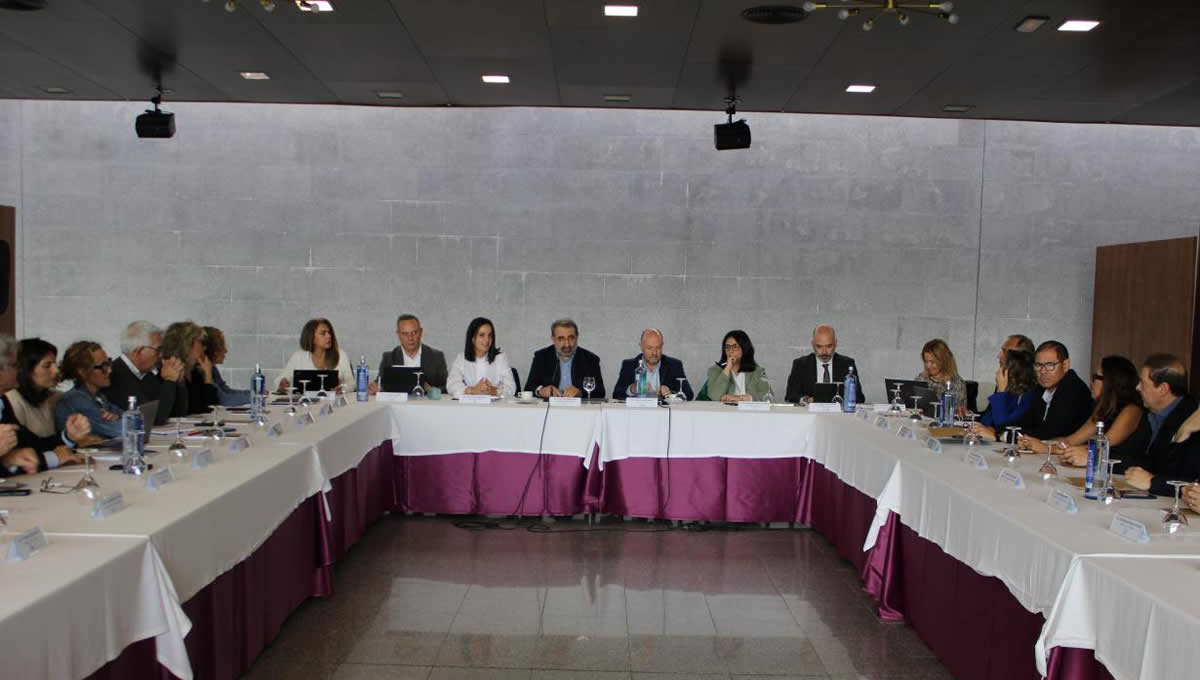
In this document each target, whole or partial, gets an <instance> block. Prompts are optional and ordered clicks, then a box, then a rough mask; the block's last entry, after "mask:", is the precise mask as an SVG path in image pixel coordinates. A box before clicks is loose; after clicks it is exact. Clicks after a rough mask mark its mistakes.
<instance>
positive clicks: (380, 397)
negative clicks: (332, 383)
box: [338, 392, 408, 406]
mask: <svg viewBox="0 0 1200 680" xmlns="http://www.w3.org/2000/svg"><path fill="white" fill-rule="evenodd" d="M338 399H339V400H341V402H342V405H343V406H345V405H346V398H345V397H338ZM375 401H379V402H383V403H388V402H392V403H396V402H401V401H408V392H380V393H379V394H376V395H375Z"/></svg>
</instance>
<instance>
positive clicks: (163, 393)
mask: <svg viewBox="0 0 1200 680" xmlns="http://www.w3.org/2000/svg"><path fill="white" fill-rule="evenodd" d="M162 336H163V333H162V329H161V328H159V327H158V326H155V325H154V324H152V323H150V322H149V321H134V322H133V323H131V324H129V325H128V326H127V327H126V328H125V331H124V332H123V333H121V356H120V358H118V359H117V360H116V361H114V362H113V365H112V376H111V377H110V384H109V386H108V389H106V390H104V395H105V396H106V397H107V398H108V400H109V401H111V402H112V403H113V404H116V405H117V406H119V407H120V408H122V409H124V408H126V407H127V406H128V404H129V397H130V396H131V395H132V396H135V397H137V401H138V405H139V406H141V405H142V404H147V403H150V402H152V401H157V402H158V415H157V416H155V418H154V424H155V425H165V424H166V423H167V419H168V418H170V417H171V411H172V410H173V409H174V408H175V402H176V400H184V399H187V392H186V390H187V388H186V387H184V385H183V383H182V382H181V380H182V377H183V362H182V361H180V360H179V359H178V358H176V357H169V358H166V359H162V358H161V357H162ZM160 360H161V361H160ZM156 367H157V372H156Z"/></svg>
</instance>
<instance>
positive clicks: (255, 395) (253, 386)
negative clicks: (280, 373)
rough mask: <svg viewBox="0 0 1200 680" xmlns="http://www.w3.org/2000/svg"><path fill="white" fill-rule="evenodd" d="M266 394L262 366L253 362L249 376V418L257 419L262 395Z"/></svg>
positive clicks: (261, 403)
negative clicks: (251, 373)
mask: <svg viewBox="0 0 1200 680" xmlns="http://www.w3.org/2000/svg"><path fill="white" fill-rule="evenodd" d="M266 394H267V378H266V376H264V375H263V372H262V367H261V366H259V365H258V364H254V375H253V376H252V377H251V378H250V419H251V420H258V416H259V414H261V413H262V412H263V407H264V406H265V405H264V404H263V401H264V397H265V396H266Z"/></svg>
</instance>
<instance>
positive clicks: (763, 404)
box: [737, 401, 771, 411]
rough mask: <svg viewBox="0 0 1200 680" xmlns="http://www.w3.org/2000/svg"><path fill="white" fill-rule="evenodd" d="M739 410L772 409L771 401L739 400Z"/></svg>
mask: <svg viewBox="0 0 1200 680" xmlns="http://www.w3.org/2000/svg"><path fill="white" fill-rule="evenodd" d="M737 410H739V411H770V410H771V402H769V401H739V402H738V403H737Z"/></svg>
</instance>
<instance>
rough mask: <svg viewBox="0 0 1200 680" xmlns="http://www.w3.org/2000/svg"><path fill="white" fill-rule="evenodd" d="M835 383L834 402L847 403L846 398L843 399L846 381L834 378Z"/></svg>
mask: <svg viewBox="0 0 1200 680" xmlns="http://www.w3.org/2000/svg"><path fill="white" fill-rule="evenodd" d="M833 384H834V388H833V390H834V391H833V403H835V404H839V405H840V404H844V403H845V400H844V399H842V385H843V384H844V383H842V382H839V381H837V380H834V381H833Z"/></svg>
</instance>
